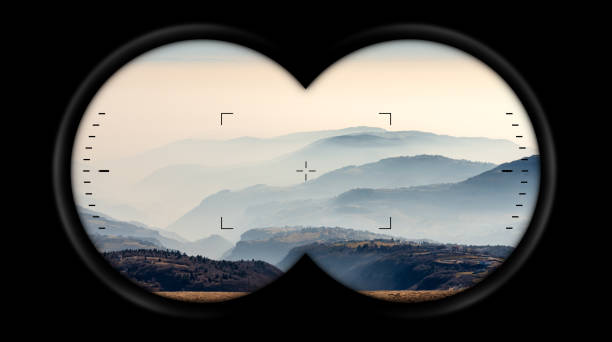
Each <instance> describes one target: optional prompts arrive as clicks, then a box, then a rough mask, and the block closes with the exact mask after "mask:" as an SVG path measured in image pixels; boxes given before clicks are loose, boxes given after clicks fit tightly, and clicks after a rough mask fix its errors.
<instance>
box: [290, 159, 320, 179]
mask: <svg viewBox="0 0 612 342" xmlns="http://www.w3.org/2000/svg"><path fill="white" fill-rule="evenodd" d="M295 172H303V173H304V182H305V181H307V180H308V173H309V172H317V170H315V169H310V170H309V169H308V161H305V162H304V168H303V169H298V170H295Z"/></svg>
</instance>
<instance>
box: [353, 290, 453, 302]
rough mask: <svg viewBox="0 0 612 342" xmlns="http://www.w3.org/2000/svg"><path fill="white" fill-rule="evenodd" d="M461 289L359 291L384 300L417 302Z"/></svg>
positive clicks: (438, 297) (440, 296) (442, 296)
mask: <svg viewBox="0 0 612 342" xmlns="http://www.w3.org/2000/svg"><path fill="white" fill-rule="evenodd" d="M459 291H461V290H423V291H413V290H400V291H395V290H394V291H359V292H360V293H362V294H364V295H367V296H370V297H374V298H378V299H382V300H386V301H389V302H397V303H417V302H427V301H431V300H437V299H442V298H444V297H448V296H452V295H454V294H455V293H458V292H459Z"/></svg>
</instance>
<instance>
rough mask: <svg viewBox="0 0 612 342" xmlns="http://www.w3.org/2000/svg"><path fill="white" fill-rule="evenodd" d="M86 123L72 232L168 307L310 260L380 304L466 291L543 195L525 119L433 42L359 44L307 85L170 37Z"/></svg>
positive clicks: (113, 88) (220, 50)
mask: <svg viewBox="0 0 612 342" xmlns="http://www.w3.org/2000/svg"><path fill="white" fill-rule="evenodd" d="M236 113H240V115H236ZM81 114H82V117H81V118H80V123H79V126H78V131H77V134H76V138H75V139H74V143H73V148H72V170H71V181H72V183H71V186H72V194H73V198H74V204H73V205H75V206H76V209H77V211H78V213H79V215H80V221H81V223H82V228H79V229H82V231H84V232H85V233H86V234H87V236H88V237H89V238H90V240H91V242H92V244H93V246H95V248H96V249H97V250H98V251H99V253H100V255H101V256H102V257H103V258H104V259H105V260H106V261H107V262H108V263H110V265H112V267H113V268H115V269H116V270H117V271H118V272H120V273H121V274H122V275H123V276H125V277H126V278H127V279H129V280H132V281H133V282H134V283H136V284H138V286H140V287H142V288H143V289H145V290H147V291H150V292H153V293H155V294H158V295H160V296H165V297H169V298H174V299H177V300H187V301H195V302H201V303H205V302H213V301H224V300H230V299H233V298H236V297H239V296H243V295H247V294H249V293H252V292H254V291H256V290H258V289H260V288H261V287H263V286H265V285H267V284H269V283H270V282H272V281H274V280H275V279H277V278H278V277H281V276H282V275H283V274H284V273H285V272H286V271H287V270H289V269H290V268H291V267H292V265H293V264H295V262H297V260H299V258H300V257H302V256H303V255H304V254H308V255H309V256H310V257H311V258H312V259H313V260H314V261H315V262H316V263H317V265H319V266H320V267H321V269H322V270H323V271H324V272H326V273H327V274H328V275H329V276H331V277H332V278H334V279H336V280H337V281H339V282H340V283H342V284H344V285H346V286H347V287H348V288H351V289H353V290H356V291H359V292H361V293H363V294H365V295H368V296H373V297H376V298H379V299H381V300H388V301H399V302H406V303H412V302H415V301H430V300H440V299H443V298H446V297H449V296H454V295H458V294H460V293H462V292H464V291H468V290H470V289H471V288H472V287H474V286H477V285H478V284H480V283H481V282H484V281H486V279H487V277H488V275H490V274H491V273H492V272H493V271H495V270H496V269H497V268H498V267H499V266H500V265H502V264H503V263H504V262H506V261H507V260H508V258H511V256H512V255H513V252H514V250H515V248H516V246H517V245H518V244H519V243H521V241H522V238H523V236H525V235H524V234H525V233H526V231H527V230H528V227H529V225H530V222H531V219H532V217H533V215H534V211H535V208H536V204H537V203H538V199H539V189H540V188H539V185H540V182H541V177H542V174H541V172H540V168H541V165H540V164H541V158H540V148H539V144H538V137H536V134H535V131H534V128H533V126H532V122H531V120H530V114H531V113H529V112H528V111H527V109H526V107H525V106H524V105H523V104H522V102H521V101H520V100H519V98H518V97H517V95H516V94H515V93H514V92H513V91H512V88H511V87H510V86H509V85H508V84H507V83H506V82H505V81H504V79H503V78H502V77H500V75H498V74H497V73H496V72H495V71H494V70H493V69H491V68H490V67H489V66H487V65H486V64H484V63H483V62H482V61H480V60H479V59H477V58H475V57H473V56H472V55H470V54H468V53H466V52H464V51H461V50H459V49H457V48H454V47H451V46H449V45H445V44H442V43H438V42H434V41H428V40H417V39H403V40H401V39H400V40H394V41H389V42H382V43H378V44H374V45H371V46H369V47H365V48H362V49H360V50H357V51H355V52H353V53H350V54H348V55H347V56H346V57H344V58H342V59H340V60H339V61H338V62H336V63H335V64H333V65H332V66H331V67H329V68H328V69H326V71H325V72H323V73H322V74H321V75H320V76H319V77H318V78H317V79H316V81H315V82H313V83H312V84H311V85H309V87H308V88H307V90H305V89H304V88H303V87H302V86H301V84H299V83H298V82H297V81H296V80H294V79H293V78H292V77H291V75H290V74H289V73H287V72H286V71H285V70H284V69H283V68H282V67H281V66H279V65H278V64H277V63H275V62H274V61H272V60H271V59H269V58H267V57H265V56H263V55H262V54H260V53H258V52H256V51H254V50H250V49H248V48H245V47H243V46H240V45H236V44H233V43H228V42H223V41H219V40H205V39H195V40H194V39H189V40H184V41H177V42H175V43H171V44H166V45H163V46H161V47H157V48H154V49H153V50H150V51H148V52H146V53H144V54H142V55H139V56H137V57H135V58H134V59H132V60H131V61H130V62H129V63H127V64H125V65H124V66H123V67H121V68H120V69H118V70H117V71H116V72H115V73H114V74H113V75H112V76H111V77H110V78H108V80H106V82H105V83H104V84H103V85H102V86H101V87H100V88H99V89H98V91H97V93H96V94H95V96H93V98H92V99H91V101H90V102H89V105H88V107H87V108H86V110H85V111H84V112H83V113H81ZM387 119H388V120H387ZM296 166H297V168H296ZM313 166H314V167H313ZM296 174H297V176H296ZM156 298H157V297H156ZM406 305H410V304H406Z"/></svg>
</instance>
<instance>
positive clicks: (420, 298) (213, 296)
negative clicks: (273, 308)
mask: <svg viewBox="0 0 612 342" xmlns="http://www.w3.org/2000/svg"><path fill="white" fill-rule="evenodd" d="M459 291H460V290H433V291H410V290H401V291H359V292H361V293H362V294H364V295H367V296H371V297H374V298H378V299H382V300H386V301H390V302H399V303H416V302H425V301H430V300H437V299H441V298H444V297H448V296H452V295H454V294H455V293H457V292H459ZM155 293H156V294H158V295H160V296H164V297H167V298H172V299H176V300H182V301H186V302H194V303H214V302H223V301H226V300H231V299H235V298H238V297H242V296H245V295H247V294H249V292H189V291H178V292H155Z"/></svg>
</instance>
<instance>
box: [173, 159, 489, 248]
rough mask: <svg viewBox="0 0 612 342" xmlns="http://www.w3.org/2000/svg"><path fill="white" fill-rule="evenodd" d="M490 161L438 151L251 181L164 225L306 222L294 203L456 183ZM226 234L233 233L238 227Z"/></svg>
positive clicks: (192, 231)
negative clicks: (291, 178) (315, 174)
mask: <svg viewBox="0 0 612 342" xmlns="http://www.w3.org/2000/svg"><path fill="white" fill-rule="evenodd" d="M494 166H495V165H493V164H490V163H478V162H471V161H467V160H454V159H450V158H446V157H442V156H414V157H394V158H387V159H383V160H380V161H377V162H375V163H368V164H364V165H360V166H348V167H343V168H340V169H337V170H334V171H331V172H329V173H326V174H323V175H321V176H320V177H319V178H317V179H314V180H312V181H308V182H304V183H301V184H298V185H295V186H290V187H271V186H266V185H255V186H251V187H248V188H245V189H243V190H240V191H228V190H224V191H220V192H218V193H216V194H213V195H211V196H208V197H206V198H205V199H204V200H203V201H202V202H201V203H200V204H199V205H198V206H196V207H195V208H193V209H192V210H190V211H189V212H188V213H187V214H185V215H184V216H183V217H181V218H180V219H179V220H177V221H176V222H174V223H173V224H171V225H170V226H169V227H168V230H170V231H173V232H176V233H178V234H180V235H182V236H186V237H197V234H199V233H200V232H201V231H202V227H203V226H206V225H214V224H217V223H218V220H219V218H220V217H221V216H223V217H226V218H227V220H228V224H231V225H235V226H238V227H241V229H242V231H244V229H248V228H255V227H262V226H276V225H277V223H276V222H275V221H273V220H266V219H265V217H266V215H271V216H270V217H282V220H283V222H290V221H291V220H292V219H299V217H295V216H292V215H294V214H295V215H298V214H299V215H300V216H303V220H300V222H301V224H303V225H305V226H309V225H310V224H309V223H307V218H308V217H309V216H308V213H304V212H301V209H300V208H302V207H305V206H307V205H311V204H312V205H322V204H320V203H321V202H320V201H321V200H323V199H329V198H333V197H334V196H336V195H338V194H341V193H343V192H346V191H349V190H351V189H354V188H364V187H372V188H396V187H410V186H417V185H425V184H432V183H440V182H448V183H450V182H458V181H461V180H465V179H466V178H468V177H470V176H474V175H476V174H479V173H482V172H484V171H486V170H489V169H492V168H493V167H494ZM316 211H317V210H315V212H316ZM284 224H285V223H283V225H284ZM287 225H292V224H291V223H288V224H287ZM318 225H320V224H318ZM325 226H327V225H325ZM332 226H343V225H332ZM347 227H348V226H347ZM226 233H227V234H228V235H231V234H234V236H235V237H237V236H236V235H237V234H238V231H233V232H226Z"/></svg>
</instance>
